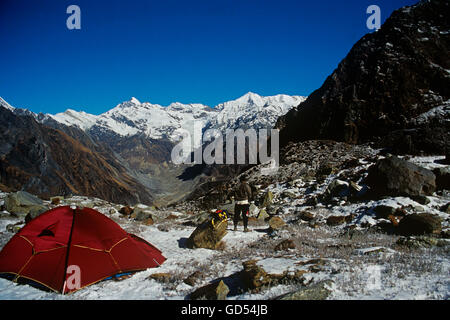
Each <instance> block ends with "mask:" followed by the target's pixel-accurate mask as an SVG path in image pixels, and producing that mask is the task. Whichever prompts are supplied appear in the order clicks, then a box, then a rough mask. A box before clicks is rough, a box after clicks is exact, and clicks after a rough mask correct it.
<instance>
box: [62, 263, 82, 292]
mask: <svg viewBox="0 0 450 320" xmlns="http://www.w3.org/2000/svg"><path fill="white" fill-rule="evenodd" d="M66 276H67V279H66V281H65V282H64V286H63V291H62V293H63V294H64V291H65V290H66V288H67V289H68V290H69V291H72V290H78V289H80V288H81V268H80V267H79V266H77V265H70V266H68V267H67V271H66Z"/></svg>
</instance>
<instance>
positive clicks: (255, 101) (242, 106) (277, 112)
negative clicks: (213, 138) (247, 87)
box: [208, 92, 306, 132]
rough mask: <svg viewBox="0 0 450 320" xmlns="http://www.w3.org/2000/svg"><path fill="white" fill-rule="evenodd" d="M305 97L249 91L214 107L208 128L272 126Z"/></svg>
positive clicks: (222, 129)
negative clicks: (265, 94)
mask: <svg viewBox="0 0 450 320" xmlns="http://www.w3.org/2000/svg"><path fill="white" fill-rule="evenodd" d="M305 100H306V97H301V96H288V95H284V94H279V95H276V96H271V97H261V96H259V95H258V94H256V93H252V92H249V93H247V94H246V95H244V96H242V97H240V98H239V99H236V100H233V101H229V102H225V103H222V104H219V105H218V106H216V107H215V108H214V109H215V110H217V111H218V114H217V115H216V116H215V117H214V118H212V119H211V121H210V122H209V124H208V128H214V129H219V130H220V131H222V132H223V131H225V130H226V129H237V128H243V129H246V128H254V129H260V128H273V127H274V125H275V123H276V121H277V119H278V117H280V116H282V115H285V114H286V113H287V112H288V111H289V110H290V109H292V108H293V107H296V106H298V105H299V104H300V103H302V102H303V101H305Z"/></svg>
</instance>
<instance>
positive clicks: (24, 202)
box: [5, 191, 48, 216]
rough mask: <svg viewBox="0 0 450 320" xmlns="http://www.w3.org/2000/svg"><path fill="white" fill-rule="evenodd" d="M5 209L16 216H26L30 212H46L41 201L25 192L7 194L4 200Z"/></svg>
mask: <svg viewBox="0 0 450 320" xmlns="http://www.w3.org/2000/svg"><path fill="white" fill-rule="evenodd" d="M5 209H6V211H8V212H9V213H11V214H13V215H18V216H26V215H27V214H28V213H29V212H30V211H33V212H34V213H36V212H39V211H41V212H44V211H47V210H48V208H47V207H46V206H44V202H43V201H42V200H41V199H39V198H38V197H36V196H34V195H32V194H30V193H28V192H25V191H18V192H16V193H11V194H9V195H8V196H7V197H6V198H5ZM42 210H43V211H42Z"/></svg>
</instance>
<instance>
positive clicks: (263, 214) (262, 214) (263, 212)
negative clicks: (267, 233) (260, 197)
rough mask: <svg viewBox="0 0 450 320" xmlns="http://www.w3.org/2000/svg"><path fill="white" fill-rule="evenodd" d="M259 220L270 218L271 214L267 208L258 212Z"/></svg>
mask: <svg viewBox="0 0 450 320" xmlns="http://www.w3.org/2000/svg"><path fill="white" fill-rule="evenodd" d="M257 218H258V220H262V221H264V220H266V219H268V218H270V216H269V214H268V213H267V211H266V209H264V208H263V209H261V210H260V211H259V213H258V217H257Z"/></svg>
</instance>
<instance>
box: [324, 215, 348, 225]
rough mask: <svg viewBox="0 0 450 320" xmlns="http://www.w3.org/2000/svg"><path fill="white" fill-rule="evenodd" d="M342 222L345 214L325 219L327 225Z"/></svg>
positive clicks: (344, 219)
mask: <svg viewBox="0 0 450 320" xmlns="http://www.w3.org/2000/svg"><path fill="white" fill-rule="evenodd" d="M344 223H346V217H345V216H331V217H328V219H327V225H329V226H338V225H341V224H344Z"/></svg>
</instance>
